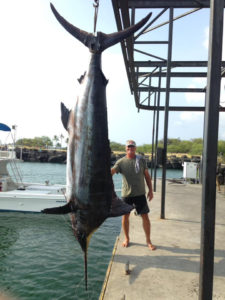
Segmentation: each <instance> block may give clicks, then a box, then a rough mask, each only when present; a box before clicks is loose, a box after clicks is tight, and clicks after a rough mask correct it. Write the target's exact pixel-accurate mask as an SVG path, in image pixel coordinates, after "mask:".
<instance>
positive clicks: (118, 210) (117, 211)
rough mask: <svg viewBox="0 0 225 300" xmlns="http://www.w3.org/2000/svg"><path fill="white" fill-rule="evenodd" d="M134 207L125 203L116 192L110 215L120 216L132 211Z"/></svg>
mask: <svg viewBox="0 0 225 300" xmlns="http://www.w3.org/2000/svg"><path fill="white" fill-rule="evenodd" d="M132 209H133V206H131V205H129V204H127V203H125V202H124V201H122V200H121V199H120V198H118V197H117V196H116V194H114V195H113V198H112V204H111V210H110V213H109V217H119V216H123V215H127V214H129V213H130V212H131V211H132Z"/></svg>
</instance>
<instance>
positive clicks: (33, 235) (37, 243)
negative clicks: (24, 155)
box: [0, 163, 182, 300]
mask: <svg viewBox="0 0 225 300" xmlns="http://www.w3.org/2000/svg"><path fill="white" fill-rule="evenodd" d="M20 167H21V170H22V173H23V180H24V182H40V183H41V182H42V183H44V182H45V181H46V180H49V181H50V182H51V183H59V184H65V176H66V175H65V172H66V166H65V165H60V164H48V163H44V164H41V163H21V164H20ZM158 176H159V177H160V176H161V171H160V170H159V171H158ZM167 176H168V178H179V177H181V176H182V171H179V170H168V172H167ZM114 183H115V186H116V188H118V189H119V188H120V187H121V176H120V175H115V176H114ZM120 227H121V218H111V219H108V220H106V221H105V222H104V224H103V225H102V226H101V227H100V228H99V229H98V231H97V232H96V233H95V234H94V235H93V236H92V239H91V242H90V246H89V251H88V291H85V288H84V268H83V253H82V251H81V248H80V246H79V244H78V243H77V242H76V240H75V238H74V236H73V233H72V230H71V226H70V221H69V217H68V216H52V215H42V214H23V213H1V214H0V292H4V293H7V294H8V293H9V294H10V295H13V296H14V297H15V298H16V299H18V300H36V299H38V300H39V299H41V300H56V299H57V300H59V299H65V300H70V299H90V300H92V299H98V298H99V295H100V292H101V288H102V284H103V281H104V278H105V273H106V270H107V267H108V263H109V261H110V258H111V254H112V250H113V246H114V243H115V240H116V237H117V236H118V235H119V232H120Z"/></svg>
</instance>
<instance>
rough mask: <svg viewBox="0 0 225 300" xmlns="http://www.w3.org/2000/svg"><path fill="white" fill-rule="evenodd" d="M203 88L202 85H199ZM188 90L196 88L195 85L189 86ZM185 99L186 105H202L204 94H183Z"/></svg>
mask: <svg viewBox="0 0 225 300" xmlns="http://www.w3.org/2000/svg"><path fill="white" fill-rule="evenodd" d="M201 87H203V85H201ZM188 88H196V85H195V84H190V85H189V86H188ZM185 99H186V101H187V103H188V104H191V105H204V100H205V94H204V93H185Z"/></svg>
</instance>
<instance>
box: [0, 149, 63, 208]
mask: <svg viewBox="0 0 225 300" xmlns="http://www.w3.org/2000/svg"><path fill="white" fill-rule="evenodd" d="M9 155H10V156H11V157H9ZM7 165H10V166H11V168H12V170H14V172H13V173H15V174H14V175H16V176H17V178H18V179H19V178H20V176H18V174H19V170H18V167H17V166H16V158H15V153H14V152H11V151H9V152H8V151H0V211H14V212H41V210H42V209H44V208H49V207H57V206H62V205H64V204H66V199H65V196H64V195H65V191H66V188H65V186H64V185H58V184H57V185H56V184H49V183H48V182H47V181H46V184H38V183H23V182H21V181H19V180H16V181H14V180H13V179H12V177H11V176H10V175H9V172H8V169H7ZM16 173H17V174H16Z"/></svg>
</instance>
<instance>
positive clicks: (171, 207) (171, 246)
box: [99, 181, 225, 300]
mask: <svg viewBox="0 0 225 300" xmlns="http://www.w3.org/2000/svg"><path fill="white" fill-rule="evenodd" d="M201 189H202V186H201V185H198V184H174V183H172V184H171V183H167V185H166V204H165V217H166V219H165V220H161V219H160V209H161V208H160V207H161V203H160V202H161V183H160V181H159V182H158V184H157V192H156V193H154V199H153V200H152V201H151V202H150V204H149V207H150V210H151V212H150V219H151V227H152V228H151V240H152V243H153V244H154V245H156V246H157V250H155V251H151V250H149V249H148V248H147V246H146V244H145V236H144V232H143V228H142V220H141V217H139V216H135V214H134V213H133V212H132V214H131V216H130V239H131V241H130V246H129V247H128V248H124V247H122V242H123V240H124V236H123V232H121V233H120V235H119V237H118V239H117V241H116V243H115V247H114V250H113V255H112V260H111V262H110V264H109V267H108V270H107V274H106V278H105V282H104V285H103V288H102V292H101V295H100V298H99V300H122V299H123V300H136V299H138V300H145V299H148V300H149V299H152V300H158V299H162V300H172V299H174V300H175V299H176V300H185V299H188V300H190V299H191V300H193V299H196V300H197V299H198V290H199V269H200V230H201ZM127 262H129V269H130V275H126V274H125V266H126V263H127ZM213 299H218V300H222V299H225V193H224V187H222V192H221V193H219V192H217V203H216V233H215V258H214V288H213Z"/></svg>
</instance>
